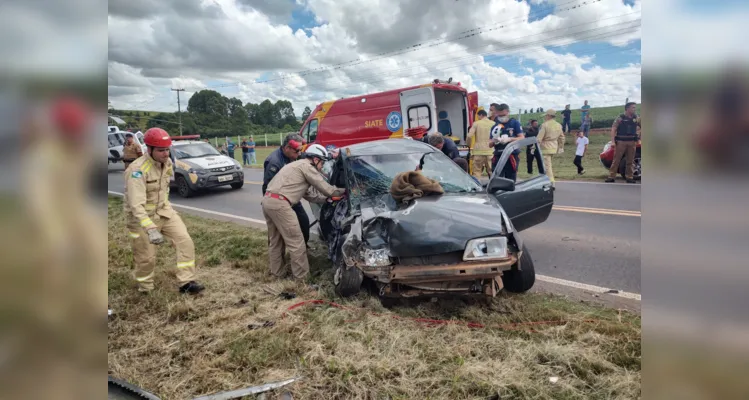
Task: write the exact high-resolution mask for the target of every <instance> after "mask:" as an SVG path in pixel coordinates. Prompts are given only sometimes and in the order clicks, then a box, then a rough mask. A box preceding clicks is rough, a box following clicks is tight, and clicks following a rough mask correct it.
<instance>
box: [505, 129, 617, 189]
mask: <svg viewBox="0 0 749 400" xmlns="http://www.w3.org/2000/svg"><path fill="white" fill-rule="evenodd" d="M588 139H590V143H589V144H588V151H587V152H586V153H585V156H583V160H582V163H583V168H585V174H584V175H578V174H577V167H576V166H575V165H574V164H573V163H572V161H574V160H575V150H576V149H577V145H576V144H575V136H574V135H572V134H571V135H567V139H566V140H565V143H564V153H562V154H559V155H556V156H554V158H553V160H552V163H553V165H552V167H553V170H554V178H555V179H558V180H568V181H573V180H604V179H606V177H607V176H608V170H607V169H606V168H604V167H603V165H601V162H600V160H599V155H600V154H601V151H603V146H605V145H606V143H607V142H608V141H609V140H610V139H611V137H610V135H609V134H603V135H595V134H591V135H590V137H589V138H588ZM533 171H534V173H535V174H538V168H537V166H536V164H535V163H534V165H533ZM530 176H531V175H529V174H528V171H527V161H526V156H525V150H523V151H522V152H521V153H520V166H519V168H518V179H527V178H529V177H530Z"/></svg>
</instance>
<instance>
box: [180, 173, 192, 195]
mask: <svg viewBox="0 0 749 400" xmlns="http://www.w3.org/2000/svg"><path fill="white" fill-rule="evenodd" d="M194 193H195V191H194V190H192V189H190V185H189V184H188V183H187V179H185V177H184V176H182V175H180V176H178V177H177V194H179V195H180V197H184V198H188V197H192V195H193V194H194Z"/></svg>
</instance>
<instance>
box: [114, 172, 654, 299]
mask: <svg viewBox="0 0 749 400" xmlns="http://www.w3.org/2000/svg"><path fill="white" fill-rule="evenodd" d="M121 171H122V165H121V164H118V165H117V166H114V165H113V166H110V173H109V182H108V186H109V190H110V191H114V192H122V191H123V177H122V174H121ZM245 182H246V183H245V186H244V188H242V189H241V190H232V189H231V188H229V187H226V188H217V189H214V190H212V191H210V192H207V193H205V194H201V195H198V196H196V197H193V198H190V199H182V198H179V197H178V196H177V195H176V194H172V203H173V204H180V205H185V206H190V207H195V208H201V209H207V210H211V211H215V212H220V213H225V214H231V215H237V216H240V217H244V218H252V219H257V220H264V218H263V214H262V211H261V209H260V201H261V199H262V196H261V186H260V184H259V183H262V171H261V170H257V169H254V170H253V169H245ZM555 207H558V208H555V210H554V211H553V212H552V213H551V216H550V217H549V219H548V220H547V221H546V222H545V223H543V224H541V225H538V226H536V227H533V228H531V229H529V230H527V231H525V232H523V238H524V240H525V242H526V244H527V246H528V249H529V250H530V252H531V254H532V256H533V260H534V263H535V266H536V272H537V273H539V274H543V275H547V276H551V277H554V278H560V279H565V280H570V281H575V282H580V283H584V284H589V285H596V286H601V287H607V288H615V289H619V290H624V291H627V292H632V293H640V217H639V216H637V214H638V213H639V211H640V185H627V184H608V185H606V184H597V183H585V182H558V183H557V190H556V194H555ZM307 209H308V211H309V208H307ZM622 211H624V212H627V213H623V212H622ZM633 212H634V213H633ZM311 220H314V218H311Z"/></svg>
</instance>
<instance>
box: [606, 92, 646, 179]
mask: <svg viewBox="0 0 749 400" xmlns="http://www.w3.org/2000/svg"><path fill="white" fill-rule="evenodd" d="M636 111H637V104H636V103H627V105H626V106H624V114H622V115H620V116H619V118H617V119H616V121H614V125H613V126H612V127H611V143H612V145H613V146H614V160H613V161H612V162H611V168H610V169H609V177H608V178H606V182H607V183H611V182H614V181H615V178H616V174H617V173H619V162H620V161H621V160H622V156H625V157H626V163H627V164H626V170H625V172H624V177H625V178H626V179H627V183H636V181H635V179H634V165H635V153H636V152H637V142H638V141H639V140H640V135H639V134H638V132H637V128H640V117H638V116H637V114H636Z"/></svg>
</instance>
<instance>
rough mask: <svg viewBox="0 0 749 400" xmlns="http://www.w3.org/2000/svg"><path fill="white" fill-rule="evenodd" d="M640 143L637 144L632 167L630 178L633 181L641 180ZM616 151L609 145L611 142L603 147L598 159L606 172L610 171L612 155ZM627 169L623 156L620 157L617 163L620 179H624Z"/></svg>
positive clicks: (612, 160)
mask: <svg viewBox="0 0 749 400" xmlns="http://www.w3.org/2000/svg"><path fill="white" fill-rule="evenodd" d="M641 147H642V142H640V141H638V142H637V151H636V152H635V165H634V171H633V174H632V176H633V177H634V178H635V180H640V179H642V151H641ZM615 152H616V150H615V149H614V147H613V146H612V145H611V142H608V143H606V145H605V146H603V151H601V154H600V155H599V157H598V159H599V160H600V161H601V165H602V166H603V167H604V168H606V169H607V170H610V169H611V164H612V163H613V162H614V154H615ZM626 168H627V163H626V160H625V156H622V160H621V162H620V163H619V175H621V177H622V178H626V177H625V172H626V171H625V170H626Z"/></svg>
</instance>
